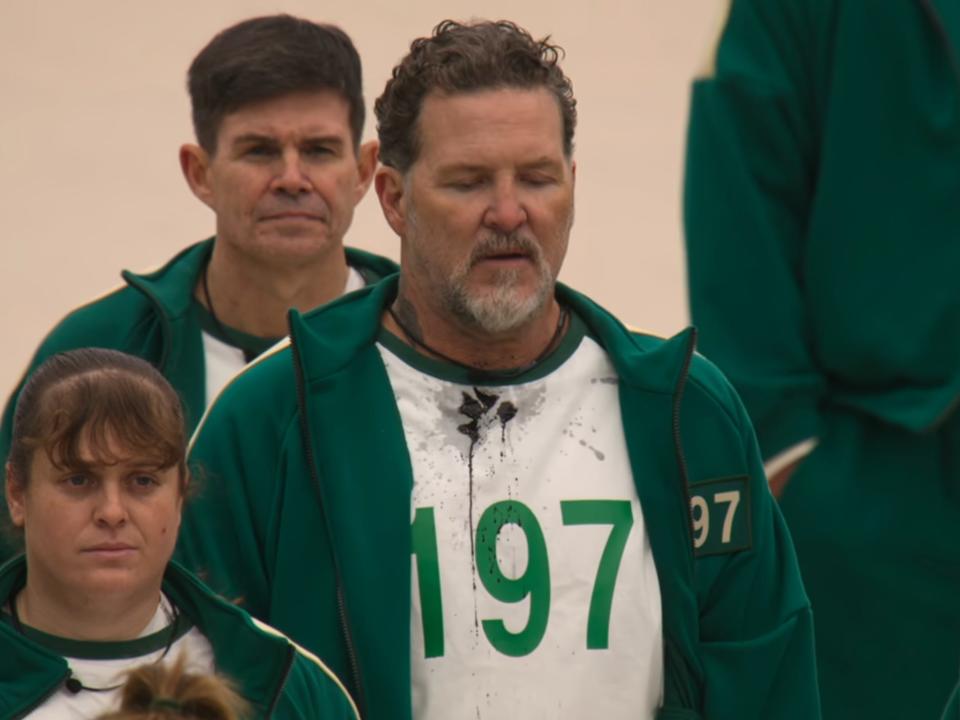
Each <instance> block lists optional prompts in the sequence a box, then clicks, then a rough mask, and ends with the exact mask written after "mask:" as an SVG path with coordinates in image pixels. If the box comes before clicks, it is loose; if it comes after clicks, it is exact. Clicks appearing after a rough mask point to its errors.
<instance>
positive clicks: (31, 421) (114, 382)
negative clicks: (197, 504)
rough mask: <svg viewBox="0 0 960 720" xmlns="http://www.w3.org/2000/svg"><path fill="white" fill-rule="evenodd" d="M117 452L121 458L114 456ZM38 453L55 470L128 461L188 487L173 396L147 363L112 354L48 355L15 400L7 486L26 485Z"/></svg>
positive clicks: (183, 431) (181, 426)
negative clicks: (170, 473) (170, 472)
mask: <svg viewBox="0 0 960 720" xmlns="http://www.w3.org/2000/svg"><path fill="white" fill-rule="evenodd" d="M111 448H120V449H122V450H123V451H124V452H125V453H128V455H127V456H126V457H117V456H116V454H115V452H113V451H112V450H111ZM38 449H41V450H43V451H44V452H46V453H47V455H48V456H49V458H50V461H51V462H52V463H53V464H54V465H55V466H56V467H58V468H60V469H74V468H75V469H77V470H83V469H86V468H88V467H90V466H91V465H113V464H115V463H117V462H120V461H122V460H126V459H128V458H129V457H135V458H140V459H142V460H143V461H144V466H145V467H152V468H156V469H158V470H166V469H168V468H171V467H176V468H177V469H178V470H179V472H180V490H181V493H182V492H184V491H185V490H186V487H187V482H188V476H187V468H186V461H185V456H186V449H187V435H186V428H185V425H184V419H183V408H182V406H181V404H180V398H179V397H178V396H177V393H176V391H175V390H174V389H173V388H172V387H171V386H170V383H169V382H167V380H166V378H164V377H163V375H161V374H160V373H159V372H158V371H157V370H156V369H155V368H154V367H153V366H152V365H150V363H148V362H146V361H145V360H141V359H140V358H137V357H134V356H132V355H127V354H125V353H122V352H117V351H116V350H105V349H102V348H83V349H81V350H71V351H69V352H65V353H60V354H58V355H54V356H52V357H51V358H49V359H48V360H47V361H46V362H44V363H43V364H42V365H41V366H40V367H39V368H37V370H36V371H35V372H34V373H33V374H32V375H31V376H30V378H29V379H28V380H27V382H26V384H25V385H24V387H23V390H22V391H21V393H20V396H19V398H18V399H17V409H16V412H15V414H14V420H13V437H12V439H11V443H10V454H9V456H8V460H7V464H8V467H7V474H8V478H9V480H8V482H16V483H17V484H19V485H20V486H21V487H26V485H27V484H28V483H29V481H30V464H31V462H32V460H33V454H34V452H36V451H37V450H38Z"/></svg>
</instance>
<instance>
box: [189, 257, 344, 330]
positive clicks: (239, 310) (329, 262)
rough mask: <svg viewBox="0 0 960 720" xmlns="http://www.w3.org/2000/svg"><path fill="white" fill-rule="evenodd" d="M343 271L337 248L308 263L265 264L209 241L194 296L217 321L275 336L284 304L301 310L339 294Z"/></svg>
mask: <svg viewBox="0 0 960 720" xmlns="http://www.w3.org/2000/svg"><path fill="white" fill-rule="evenodd" d="M347 272H348V270H347V261H346V254H345V253H344V250H343V246H337V247H335V248H331V250H330V252H329V253H328V254H327V255H326V256H325V257H323V258H322V259H320V260H318V261H314V262H311V263H303V264H300V265H293V264H290V265H267V264H265V263H263V262H259V261H257V260H255V259H252V258H249V257H247V256H243V255H241V254H239V253H236V252H232V251H231V250H230V249H229V248H227V247H226V243H222V244H221V243H217V242H215V243H214V246H213V253H212V255H211V256H210V262H209V265H208V266H207V268H206V269H205V270H204V273H206V282H207V286H206V289H205V288H204V284H203V283H204V276H203V274H201V276H200V279H199V280H198V282H197V286H196V288H194V296H195V297H196V298H197V299H198V300H199V301H200V302H201V303H202V304H203V305H204V307H206V308H207V310H208V311H210V312H211V313H212V314H213V315H214V316H215V317H216V319H217V320H218V321H219V322H220V323H221V324H222V325H225V326H227V327H229V328H233V329H234V330H239V331H240V332H243V333H246V334H247V335H254V336H256V337H264V338H274V337H281V336H283V335H286V334H287V311H288V310H289V309H290V308H296V309H297V310H300V311H301V312H305V311H307V310H310V309H312V308H315V307H317V306H318V305H322V304H324V303H327V302H330V301H331V300H333V299H334V298H337V297H340V295H342V294H343V290H344V287H345V286H346V284H347ZM208 295H209V298H208ZM211 305H212V307H211Z"/></svg>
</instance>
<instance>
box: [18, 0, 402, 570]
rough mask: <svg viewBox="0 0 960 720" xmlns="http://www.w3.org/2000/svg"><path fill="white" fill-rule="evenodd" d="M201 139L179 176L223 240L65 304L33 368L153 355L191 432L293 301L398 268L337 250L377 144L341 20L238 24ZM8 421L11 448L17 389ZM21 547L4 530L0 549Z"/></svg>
mask: <svg viewBox="0 0 960 720" xmlns="http://www.w3.org/2000/svg"><path fill="white" fill-rule="evenodd" d="M188 85H189V90H190V96H191V102H192V108H193V119H194V127H195V131H196V136H197V144H188V145H184V146H183V147H182V148H181V150H180V160H181V165H182V167H183V172H184V176H185V178H186V180H187V182H188V184H189V185H190V188H191V189H192V190H193V192H194V193H195V194H196V195H197V197H198V198H199V199H200V200H201V201H203V202H204V203H205V204H207V205H208V206H209V207H210V208H211V209H213V211H214V212H215V214H216V224H217V234H216V236H215V237H214V238H211V239H209V240H206V241H204V242H201V243H198V244H196V245H193V246H191V247H188V248H186V249H185V250H183V251H182V252H180V253H179V254H177V255H176V257H174V258H173V259H172V260H170V261H169V262H168V263H167V264H166V265H165V266H164V267H162V268H161V269H159V270H156V271H154V272H151V273H147V274H134V273H131V272H129V271H124V272H123V274H122V275H123V279H124V282H125V285H124V286H122V287H121V288H120V289H117V290H115V291H113V292H111V293H109V294H108V295H106V296H104V297H101V298H99V299H96V300H94V301H93V302H91V303H89V304H87V305H84V306H82V307H80V308H78V309H76V310H74V311H72V312H71V313H70V314H68V315H67V316H66V317H65V318H64V319H63V320H62V321H61V322H60V323H59V324H58V325H57V326H56V327H55V328H54V329H53V330H52V331H51V332H50V333H49V334H48V335H47V337H46V338H45V339H44V340H43V341H42V343H41V344H40V347H39V348H38V350H37V351H36V353H35V355H34V357H33V359H32V360H31V362H30V365H29V367H28V368H27V371H26V373H25V375H24V378H26V377H27V376H28V375H29V374H30V373H31V372H32V371H33V370H34V369H35V368H36V367H38V366H39V365H40V364H41V363H42V362H43V361H44V360H45V359H46V358H48V357H50V356H51V355H53V354H54V353H56V352H60V351H64V350H69V349H72V348H78V347H107V348H113V349H117V350H121V351H123V352H128V353H132V354H134V355H137V356H139V357H142V358H144V359H146V360H149V361H150V362H151V363H153V364H154V365H156V366H157V367H158V368H160V370H161V371H162V372H163V373H164V375H165V376H166V377H167V379H168V380H170V381H171V382H172V383H173V385H174V387H176V388H177V390H178V391H179V392H180V394H181V397H182V398H183V402H184V404H185V405H186V411H187V417H188V423H189V427H190V429H191V430H192V429H193V428H194V427H195V425H196V423H197V422H198V421H199V419H200V416H201V415H202V414H203V411H204V409H205V408H206V406H207V405H208V403H209V402H210V400H212V399H213V398H214V397H215V396H216V394H217V393H218V392H219V390H220V388H222V387H223V385H224V384H225V383H226V381H227V379H229V378H230V377H231V376H232V375H233V374H234V373H235V372H237V371H238V370H239V369H240V368H242V367H243V366H244V365H245V364H246V363H247V362H248V361H249V360H251V359H252V358H254V357H256V356H257V355H259V354H260V353H261V352H263V350H265V349H266V348H268V347H270V346H271V345H273V344H274V343H276V342H277V341H278V340H279V339H280V338H282V337H283V336H284V335H285V334H286V311H287V309H288V308H290V307H296V308H299V309H309V308H312V307H315V306H317V305H320V304H322V303H324V302H326V301H328V300H330V299H332V298H335V297H337V296H339V295H341V294H342V293H344V292H346V291H350V290H355V289H357V288H360V287H363V286H364V285H365V284H367V283H369V282H374V281H376V280H378V279H380V278H382V277H384V276H386V275H388V274H390V273H392V272H395V271H396V265H395V264H394V263H393V262H392V261H390V260H387V259H386V258H382V257H379V256H376V255H373V254H370V253H366V252H363V251H361V250H355V249H352V248H344V246H343V239H344V236H345V234H346V232H347V230H348V228H349V226H350V223H351V220H352V217H353V211H354V207H355V206H356V205H357V203H358V202H360V200H361V199H362V198H363V196H364V194H365V193H366V190H367V188H368V187H369V184H370V181H371V179H372V176H373V170H374V167H375V166H376V143H375V142H368V143H363V144H361V136H362V133H363V124H364V113H365V108H364V100H363V92H362V82H361V66H360V58H359V56H358V55H357V51H356V49H355V48H354V46H353V44H352V43H351V41H350V39H349V38H348V37H347V36H346V35H345V34H344V33H343V32H342V31H341V30H339V29H338V28H336V27H333V26H329V25H318V24H315V23H312V22H309V21H307V20H302V19H298V18H294V17H291V16H288V15H277V16H269V17H262V18H254V19H252V20H247V21H244V22H241V23H239V24H237V25H234V26H232V27H230V28H228V29H226V30H224V31H223V32H221V33H220V34H219V35H217V36H216V37H215V38H214V39H213V40H211V41H210V43H209V44H208V45H207V46H206V47H205V48H204V49H203V50H202V51H201V52H200V53H199V54H198V55H197V57H196V58H195V59H194V61H193V64H192V65H191V67H190V71H189V74H188ZM22 383H23V381H22V380H21V382H20V383H19V385H18V388H17V389H15V390H14V392H13V393H12V395H11V396H10V398H9V400H8V401H7V405H6V409H5V411H4V415H3V423H2V427H0V463H2V462H3V461H4V460H5V458H6V455H7V450H8V446H9V442H10V424H11V420H12V417H13V412H14V409H15V406H16V399H17V395H18V392H19V387H20V386H22ZM13 551H14V550H13V548H12V547H10V546H9V545H7V546H5V544H4V543H3V541H2V540H0V559H4V558H6V557H9V556H10V555H11V554H12V552H13Z"/></svg>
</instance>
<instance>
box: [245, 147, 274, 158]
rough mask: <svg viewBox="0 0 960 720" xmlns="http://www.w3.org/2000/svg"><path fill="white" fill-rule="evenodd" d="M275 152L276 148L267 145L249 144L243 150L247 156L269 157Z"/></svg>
mask: <svg viewBox="0 0 960 720" xmlns="http://www.w3.org/2000/svg"><path fill="white" fill-rule="evenodd" d="M275 153H276V150H275V149H274V148H272V147H270V146H269V145H251V146H250V147H248V148H247V149H246V150H245V151H244V155H246V156H247V157H255V158H262V157H270V156H272V155H274V154H275Z"/></svg>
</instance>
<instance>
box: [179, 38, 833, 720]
mask: <svg viewBox="0 0 960 720" xmlns="http://www.w3.org/2000/svg"><path fill="white" fill-rule="evenodd" d="M558 56H559V49H558V48H556V47H555V46H553V45H551V44H550V43H549V42H548V41H547V40H540V41H537V40H534V39H533V38H532V37H531V36H530V35H529V34H528V33H527V32H525V31H524V30H522V29H520V28H518V27H517V26H515V25H513V24H511V23H507V22H499V23H490V22H479V23H472V24H468V25H461V24H458V23H454V22H449V21H448V22H444V23H441V24H440V25H439V26H438V27H437V28H436V29H435V31H434V34H433V35H432V36H431V37H429V38H423V39H420V40H417V41H416V42H414V43H413V45H412V46H411V51H410V53H409V55H408V56H407V57H406V58H404V60H403V61H402V62H401V63H400V65H399V66H398V67H397V68H396V69H395V70H394V73H393V78H392V79H391V80H390V82H389V83H388V84H387V88H386V90H385V91H384V93H383V95H382V96H381V98H380V99H379V100H378V101H377V104H376V110H377V117H378V120H379V134H380V140H381V147H382V156H381V157H382V159H383V161H384V162H385V164H386V166H385V167H383V168H382V169H381V170H380V171H379V172H378V174H377V178H376V189H377V194H378V196H379V199H380V203H381V206H382V208H383V212H384V215H385V216H386V219H387V221H388V223H389V224H390V226H391V227H392V228H393V230H394V231H395V232H396V233H397V235H399V237H400V241H401V270H400V275H399V279H393V278H391V279H388V280H386V281H385V282H383V283H380V284H378V285H377V286H376V287H374V288H370V289H368V290H366V291H364V292H362V293H357V294H355V295H353V296H351V297H350V298H346V299H344V300H343V301H341V302H337V303H334V304H331V305H329V306H327V307H325V308H322V309H320V310H318V311H316V312H313V313H310V314H308V315H305V316H300V315H297V314H294V316H293V318H292V321H291V336H290V343H289V345H288V346H286V347H281V348H277V350H276V351H275V352H272V353H270V354H269V355H268V356H265V357H264V358H263V359H262V360H261V361H259V362H257V363H255V364H253V365H252V366H251V367H250V368H249V369H247V370H246V371H244V373H242V374H241V375H240V376H239V377H238V378H237V379H236V380H235V381H234V382H233V383H231V384H230V386H229V387H228V388H227V389H226V390H225V392H224V394H223V395H222V396H221V397H220V399H219V400H218V401H217V402H216V403H215V404H214V406H213V407H212V408H211V410H210V413H209V414H208V416H207V419H206V420H205V421H204V423H203V424H202V425H201V426H200V428H199V430H198V436H197V440H196V444H195V446H194V451H193V454H192V461H194V462H197V463H199V464H201V465H202V466H203V467H204V468H205V469H206V471H207V473H208V483H209V484H208V488H207V492H206V494H205V495H203V496H202V497H201V498H199V499H198V501H197V503H196V504H195V505H194V507H193V508H191V509H190V510H188V511H187V517H186V518H185V522H184V525H183V527H182V532H181V544H180V553H181V556H182V558H183V559H184V560H185V561H186V562H187V563H188V564H189V565H190V566H192V567H194V568H198V569H202V570H204V571H207V572H208V573H209V577H210V580H211V582H213V583H214V584H215V586H216V587H217V588H218V589H220V590H221V591H223V592H226V593H228V595H229V596H231V597H240V598H242V599H243V602H244V603H245V604H246V606H247V607H248V609H250V610H251V611H252V612H253V613H254V614H256V615H259V616H260V617H262V618H264V619H268V620H269V621H270V622H272V623H273V624H275V625H276V626H278V627H280V628H282V629H283V630H284V631H285V632H287V633H289V634H290V635H291V636H293V637H295V638H296V639H297V640H298V641H299V642H301V643H303V644H304V645H306V646H307V647H308V648H310V649H312V650H314V651H315V652H317V653H319V654H320V655H322V656H323V657H324V658H325V659H326V660H327V661H328V662H330V663H331V664H332V666H333V667H334V668H335V670H336V671H337V672H338V673H339V674H340V675H341V677H343V678H344V679H345V680H346V681H347V683H348V685H349V687H350V688H351V690H352V692H353V693H354V696H355V698H356V699H357V700H358V703H359V705H360V706H361V714H362V715H363V717H365V718H368V719H369V720H381V719H382V720H386V719H387V718H390V719H391V720H395V719H400V720H403V719H405V718H406V719H409V718H418V720H422V719H431V720H432V719H433V718H467V717H469V718H501V717H520V718H533V717H550V718H576V719H578V720H579V719H581V718H585V717H591V716H596V717H603V718H607V719H609V718H648V719H652V718H654V717H658V718H690V719H696V718H710V719H711V720H727V719H730V720H733V719H734V718H736V719H737V720H743V719H745V718H763V719H764V720H771V719H773V720H777V719H784V720H786V719H790V720H793V719H796V720H809V719H811V718H814V719H815V718H817V717H819V704H818V696H817V688H816V680H815V672H814V665H813V659H812V658H813V643H812V626H811V617H810V612H809V607H808V604H807V600H806V596H805V594H804V591H803V587H802V584H801V582H800V578H799V575H798V572H797V568H796V563H795V560H794V557H793V551H792V547H791V545H790V540H789V537H788V535H787V532H786V530H785V528H784V526H783V522H782V520H781V518H780V516H779V513H778V512H777V510H776V507H775V506H774V504H773V501H772V499H771V497H770V494H769V492H768V490H767V487H766V479H765V477H764V475H763V470H762V467H761V465H760V461H759V456H758V453H757V449H756V445H755V443H754V440H753V435H752V431H751V429H750V424H749V422H748V421H747V419H746V416H745V414H744V412H743V409H742V407H741V406H740V404H739V401H738V400H737V398H736V396H735V394H734V393H733V391H732V390H731V389H730V387H729V386H728V385H727V384H726V382H725V380H724V379H723V378H722V376H721V375H720V374H719V373H718V372H717V371H716V370H715V369H714V368H713V367H712V366H711V365H710V364H709V363H707V362H706V361H704V360H703V359H702V358H700V357H697V356H695V355H694V353H693V336H692V332H690V331H688V332H685V333H682V334H681V335H679V336H677V337H676V338H674V339H672V340H669V341H664V340H659V339H656V338H652V337H650V336H646V335H640V334H635V333H631V332H630V331H629V330H627V329H626V328H625V327H624V326H623V325H621V324H620V323H619V322H618V321H617V320H616V319H614V318H613V317H612V316H610V315H609V314H608V313H607V312H605V311H604V310H602V309H601V308H599V307H598V306H597V305H595V304H594V303H592V302H591V301H590V300H589V299H588V298H586V297H584V296H583V295H580V294H578V293H576V292H575V291H573V290H571V289H569V288H567V287H564V286H562V285H560V284H558V283H557V282H556V277H557V273H558V272H559V270H560V267H561V265H562V262H563V258H564V255H565V252H566V248H567V241H568V237H569V234H570V229H571V225H572V223H573V196H574V176H575V165H574V162H573V157H572V147H573V132H574V126H575V123H576V112H575V103H574V99H573V93H572V90H571V87H570V83H569V81H568V80H567V78H566V77H565V76H564V74H563V72H562V71H561V69H560V67H559V66H558V64H557V61H558ZM250 408H256V409H257V411H256V413H254V414H253V416H252V417H251V413H250V412H249V409H250ZM691 509H692V510H691ZM691 512H692V516H691ZM691 519H692V522H691Z"/></svg>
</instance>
